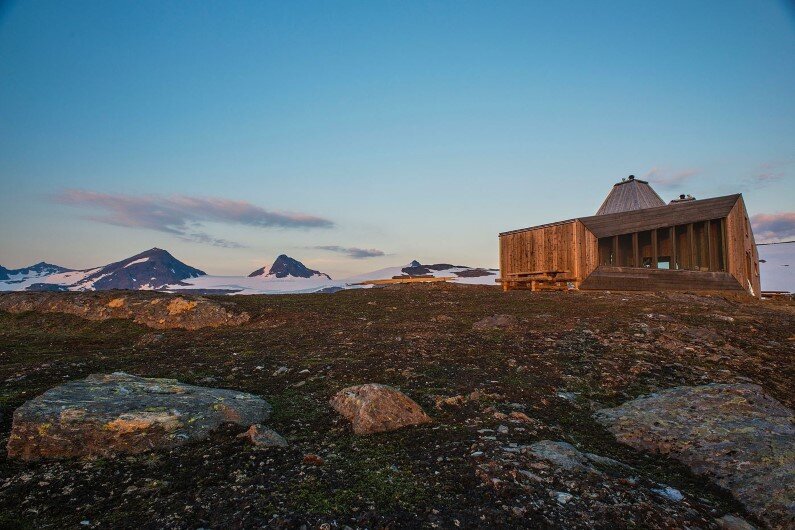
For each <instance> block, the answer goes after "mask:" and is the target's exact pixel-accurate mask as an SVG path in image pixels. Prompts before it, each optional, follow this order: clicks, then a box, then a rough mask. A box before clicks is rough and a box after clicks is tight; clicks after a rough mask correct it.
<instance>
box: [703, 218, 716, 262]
mask: <svg viewBox="0 0 795 530" xmlns="http://www.w3.org/2000/svg"><path fill="white" fill-rule="evenodd" d="M704 229H705V230H706V231H707V270H708V271H711V270H713V269H712V262H713V261H714V258H713V257H712V225H711V223H710V222H709V219H707V220H706V221H704Z"/></svg>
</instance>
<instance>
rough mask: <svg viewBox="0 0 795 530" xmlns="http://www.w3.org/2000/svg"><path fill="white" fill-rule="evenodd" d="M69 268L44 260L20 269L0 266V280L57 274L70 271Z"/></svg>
mask: <svg viewBox="0 0 795 530" xmlns="http://www.w3.org/2000/svg"><path fill="white" fill-rule="evenodd" d="M71 270H72V269H67V268H66V267H61V266H60V265H53V264H52V263H47V262H45V261H40V262H39V263H36V264H35V265H31V266H30V267H24V268H21V269H6V268H5V267H3V266H0V280H10V279H12V278H13V277H20V278H22V277H26V278H27V277H31V276H47V275H49V274H58V273H59V272H70V271H71Z"/></svg>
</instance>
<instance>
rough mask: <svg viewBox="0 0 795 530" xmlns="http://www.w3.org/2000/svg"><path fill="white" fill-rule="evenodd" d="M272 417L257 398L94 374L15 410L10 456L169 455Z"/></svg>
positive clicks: (172, 382)
mask: <svg viewBox="0 0 795 530" xmlns="http://www.w3.org/2000/svg"><path fill="white" fill-rule="evenodd" d="M270 410H271V408H270V405H268V403H267V402H266V401H265V400H263V399H261V398H259V397H257V396H255V395H253V394H246V393H243V392H235V391H233V390H224V389H217V388H206V387H200V386H192V385H185V384H182V383H180V382H179V381H177V380H175V379H150V378H144V377H137V376H134V375H129V374H125V373H123V372H116V373H113V374H93V375H90V376H88V377H86V378H85V379H80V380H76V381H70V382H68V383H66V384H64V385H61V386H58V387H55V388H52V389H50V390H48V391H47V392H45V393H44V394H42V395H40V396H38V397H36V398H34V399H31V400H30V401H28V402H26V403H25V404H23V405H22V406H21V407H19V408H18V409H16V410H15V411H14V417H13V424H12V428H11V436H10V438H9V440H8V456H9V457H10V458H21V459H23V460H38V459H40V458H73V457H83V456H112V455H114V454H118V453H126V454H134V453H140V452H143V451H148V450H152V449H161V448H170V447H174V446H177V445H181V444H184V443H186V442H190V441H195V440H201V439H203V438H206V437H207V436H208V435H209V434H210V432H211V431H212V430H214V429H216V428H217V427H219V426H220V425H221V424H223V423H228V422H231V423H236V424H239V425H243V426H247V425H250V424H252V423H258V422H261V421H263V420H265V419H267V418H268V416H269V415H270Z"/></svg>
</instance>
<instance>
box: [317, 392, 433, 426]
mask: <svg viewBox="0 0 795 530" xmlns="http://www.w3.org/2000/svg"><path fill="white" fill-rule="evenodd" d="M329 404H330V405H331V406H332V408H334V410H336V411H337V412H339V413H340V414H342V416H344V417H345V418H346V419H347V420H349V421H350V422H351V425H352V426H353V432H355V433H356V434H373V433H377V432H388V431H394V430H396V429H400V428H402V427H407V426H411V425H421V424H424V423H430V421H431V418H429V417H428V415H427V414H425V412H424V411H423V410H422V408H421V407H420V406H419V405H418V404H417V403H415V402H414V401H413V400H412V399H411V398H409V397H408V396H406V395H405V394H404V393H403V392H400V391H399V390H397V389H395V388H392V387H390V386H387V385H380V384H376V383H370V384H366V385H358V386H352V387H348V388H344V389H342V390H340V391H339V392H337V393H336V394H334V396H332V398H331V399H330V400H329Z"/></svg>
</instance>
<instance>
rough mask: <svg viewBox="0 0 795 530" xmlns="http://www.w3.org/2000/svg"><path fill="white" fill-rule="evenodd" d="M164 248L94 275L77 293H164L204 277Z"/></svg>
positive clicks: (84, 280)
mask: <svg viewBox="0 0 795 530" xmlns="http://www.w3.org/2000/svg"><path fill="white" fill-rule="evenodd" d="M204 275H205V272H204V271H200V270H199V269H194V268H193V267H190V266H188V265H186V264H184V263H182V262H181V261H179V260H178V259H177V258H175V257H174V256H172V255H171V254H169V253H168V251H166V250H163V249H160V248H152V249H149V250H147V251H146V252H141V253H140V254H136V255H135V256H132V257H130V258H127V259H125V260H122V261H117V262H116V263H111V264H110V265H105V266H104V267H102V268H100V269H98V270H95V271H93V272H91V274H88V275H87V276H86V277H85V278H83V279H81V280H79V281H78V282H76V283H75V284H74V285H73V287H75V288H76V289H77V290H92V291H107V290H109V289H160V288H161V287H164V286H166V285H173V284H180V283H182V280H186V279H188V278H197V277H199V276H204Z"/></svg>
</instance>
